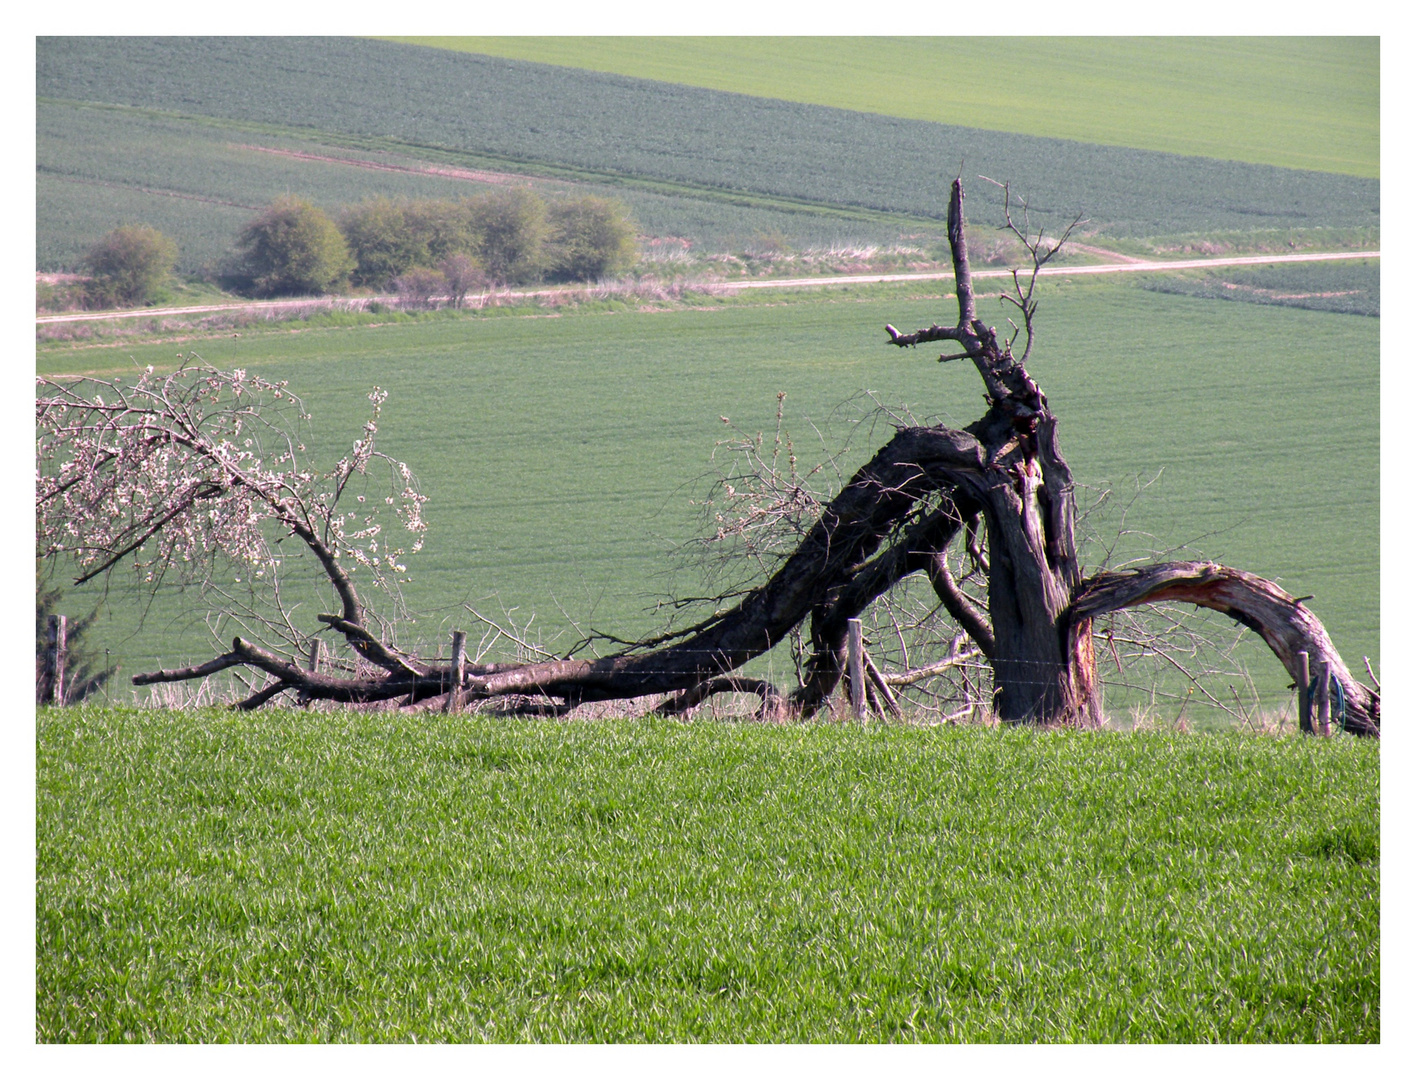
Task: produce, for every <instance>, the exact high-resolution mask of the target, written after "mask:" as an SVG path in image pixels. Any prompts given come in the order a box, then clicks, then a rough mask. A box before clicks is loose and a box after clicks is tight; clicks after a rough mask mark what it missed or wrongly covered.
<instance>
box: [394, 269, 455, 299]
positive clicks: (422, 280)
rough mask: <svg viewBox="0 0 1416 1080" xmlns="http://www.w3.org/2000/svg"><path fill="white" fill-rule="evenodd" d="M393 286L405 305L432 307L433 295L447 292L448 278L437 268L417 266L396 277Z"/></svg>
mask: <svg viewBox="0 0 1416 1080" xmlns="http://www.w3.org/2000/svg"><path fill="white" fill-rule="evenodd" d="M393 287H394V288H395V289H396V290H397V291H398V297H399V299H400V300H402V301H403V306H404V307H411V308H431V307H434V306H436V305H435V304H434V301H433V297H435V296H441V295H443V294H445V293H446V292H447V279H446V278H445V277H443V276H442V274H440V273H438V271H436V270H430V269H428V268H427V267H426V266H415V267H413V268H412V269H410V270H407V271H405V272H404V273H402V274H400V275H399V276H398V277H397V278H396V279H394V282H393Z"/></svg>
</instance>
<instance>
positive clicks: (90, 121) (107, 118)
mask: <svg viewBox="0 0 1416 1080" xmlns="http://www.w3.org/2000/svg"><path fill="white" fill-rule="evenodd" d="M37 62H38V69H37V85H38V92H39V98H40V105H41V110H40V129H39V133H38V136H39V137H38V144H37V154H38V162H39V167H40V170H41V179H42V183H41V186H40V191H39V196H40V199H39V221H38V257H39V260H40V265H41V268H43V269H63V268H72V266H73V263H74V260H75V258H76V255H77V253H78V252H81V251H83V250H84V248H85V247H86V246H87V245H88V244H90V243H92V241H93V240H94V239H96V235H95V234H93V233H92V232H91V230H97V229H98V228H99V227H100V226H101V225H102V224H103V223H104V222H105V221H107V220H112V221H113V224H117V219H119V218H122V217H124V216H127V215H129V214H131V213H134V212H137V211H139V210H141V209H142V208H143V207H151V208H153V215H154V216H159V217H161V220H162V221H163V222H165V223H170V224H171V226H172V227H173V228H177V229H180V230H181V231H180V232H179V233H178V234H177V235H176V239H177V241H178V244H179V247H181V248H182V249H183V250H184V251H186V252H188V255H187V259H188V263H187V265H193V264H195V263H200V262H202V261H205V260H206V259H208V258H210V252H212V251H215V250H216V248H217V247H218V246H219V243H220V240H219V237H220V236H223V235H229V233H230V232H231V231H232V219H233V216H234V214H235V211H233V209H232V208H231V207H229V206H226V205H222V203H223V202H233V203H237V204H242V205H248V204H259V203H261V202H263V201H265V200H266V199H267V198H269V196H270V193H271V192H275V193H281V192H283V190H286V189H291V190H295V191H296V192H297V193H300V194H307V195H309V196H310V197H312V198H315V199H316V200H317V201H319V202H322V203H325V204H330V203H332V202H338V201H341V200H347V199H351V198H353V197H362V196H364V195H366V194H372V193H374V192H378V191H383V192H387V193H389V194H395V195H396V194H408V193H422V192H423V191H425V190H445V189H446V187H447V184H446V183H443V182H440V181H436V182H435V181H430V180H424V179H421V178H411V177H408V176H406V175H401V174H393V173H370V172H368V171H366V170H360V169H354V168H352V167H349V166H343V165H328V164H316V163H311V162H300V163H294V162H290V161H288V160H282V159H276V158H271V157H270V156H269V155H257V154H254V153H252V152H251V151H249V150H242V149H240V146H241V145H242V144H245V143H248V142H251V141H255V140H254V139H253V136H254V135H259V136H260V138H261V140H262V144H263V140H265V139H277V140H281V139H283V140H286V143H281V142H277V143H276V145H287V144H288V143H290V142H295V143H299V144H302V145H305V146H323V147H332V148H336V149H339V148H345V149H347V148H350V147H362V148H365V149H367V150H368V151H370V152H375V151H377V152H380V153H385V154H388V153H396V154H399V155H401V156H402V158H403V159H404V160H406V161H412V162H415V163H417V162H441V163H449V162H450V163H453V164H460V165H463V166H472V167H480V168H492V169H496V170H502V171H509V172H512V173H518V174H523V175H530V176H539V177H543V178H546V179H547V180H554V181H559V182H576V183H581V184H588V185H594V186H595V189H596V190H609V191H613V192H614V193H615V194H617V195H621V196H622V197H624V198H626V199H627V200H628V201H629V202H630V205H631V207H632V209H633V210H634V212H635V214H636V216H637V217H638V218H639V220H640V223H641V225H642V227H643V228H644V230H645V231H646V233H647V234H648V235H649V236H657V237H681V238H686V239H688V240H690V241H691V242H693V243H695V244H697V245H699V246H700V247H701V246H703V245H709V246H717V245H729V244H732V243H743V242H746V241H750V240H751V239H752V238H754V237H756V236H761V235H768V236H773V237H779V238H781V239H783V240H785V241H786V242H788V243H790V244H794V245H798V246H800V245H804V244H808V243H809V244H821V243H827V244H830V243H836V244H842V245H848V244H860V243H866V242H869V243H879V242H882V241H891V240H899V239H900V238H901V237H902V236H908V237H914V238H919V237H920V236H921V235H924V236H926V237H928V236H933V237H937V235H938V230H939V224H940V222H939V219H940V217H941V216H942V212H943V206H944V194H945V191H946V188H947V181H948V178H949V176H951V175H952V174H953V172H954V171H955V170H956V169H958V168H959V167H960V164H961V163H962V165H963V167H964V168H965V171H966V175H969V176H974V175H980V174H982V175H988V176H992V177H994V178H997V179H1006V180H1009V181H1011V182H1013V184H1014V185H1015V190H1016V191H1017V192H1018V193H1020V194H1022V195H1025V196H1027V197H1028V198H1029V199H1030V200H1031V204H1032V206H1033V208H1034V210H1035V211H1036V212H1037V213H1039V214H1040V215H1041V220H1042V222H1043V223H1044V224H1046V225H1048V226H1049V227H1060V225H1061V224H1062V223H1063V222H1065V221H1067V220H1069V219H1070V218H1071V217H1072V216H1073V215H1074V214H1076V213H1079V212H1080V213H1083V214H1085V215H1086V217H1087V218H1088V220H1089V223H1090V224H1089V225H1088V226H1087V230H1088V231H1089V232H1090V233H1092V234H1095V235H1097V236H1100V237H1103V238H1108V239H1120V240H1127V239H1135V238H1138V237H1141V238H1143V237H1152V236H1158V235H1165V234H1174V233H1212V232H1217V231H1222V232H1225V233H1227V234H1231V236H1243V235H1250V236H1259V237H1262V236H1270V235H1271V234H1275V235H1276V234H1283V235H1284V236H1287V235H1288V234H1289V233H1290V232H1292V231H1293V230H1306V231H1322V230H1334V229H1336V230H1357V231H1359V232H1364V233H1365V234H1366V235H1368V236H1371V237H1373V238H1374V237H1375V235H1376V231H1377V228H1378V223H1379V184H1378V182H1377V181H1376V179H1375V178H1374V177H1363V176H1349V175H1339V174H1336V173H1331V172H1316V171H1302V170H1296V169H1283V168H1275V167H1273V166H1271V165H1266V164H1249V163H1243V162H1240V161H1235V160H1229V161H1221V160H1217V159H1213V158H1199V157H1180V156H1176V155H1173V154H1167V153H1159V152H1155V151H1151V150H1144V149H1134V148H1131V147H1127V146H1103V145H1098V144H1095V143H1080V142H1075V141H1068V140H1063V139H1057V138H1047V137H1039V136H1037V135H1031V134H1016V133H1009V132H999V131H986V130H980V129H977V128H969V127H959V126H953V125H948V124H941V123H934V122H930V121H926V120H912V119H901V118H898V117H892V116H880V115H875V114H869V113H862V112H851V111H847V110H842V109H831V108H825V107H822V106H818V105H809V104H799V103H795V102H788V101H781V100H776V99H769V98H752V97H746V96H744V95H741V94H731V93H723V92H720V91H715V90H707V89H701V88H697V87H692V86H683V85H676V84H670V83H664V82H653V81H648V80H643V79H628V78H624V77H622V76H616V75H607V74H602V73H598V72H593V71H584V70H575V69H569V68H563V67H555V66H551V65H546V64H535V63H528V62H525V61H520V60H510V59H501V58H496V57H488V56H480V55H472V54H464V53H457V52H452V51H448V50H444V49H430V48H424V47H419V46H411V45H403V44H398V43H393V42H386V41H372V40H362V39H352V38H334V39H307V38H300V39H294V38H258V39H250V38H246V39H241V38H196V39H184V38H161V39H153V38H116V39H115V38H43V39H40V41H39V46H38V51H37ZM350 71H358V72H359V73H360V78H358V79H357V80H351V79H350V78H349V77H348V73H349V72H350ZM84 102H90V103H99V104H102V105H106V106H121V107H122V108H112V107H110V108H106V109H92V108H88V109H85V108H80V107H79V104H80V103H84ZM341 152H342V151H341ZM267 159H269V160H267ZM941 163H947V166H945V165H941ZM100 183H101V184H106V185H114V186H111V187H105V188H99V187H96V186H94V185H95V184H100ZM987 190H988V189H987V186H986V185H983V184H982V183H975V184H974V186H973V187H972V188H971V191H972V193H973V196H974V199H975V202H973V203H972V204H971V206H973V207H977V208H978V209H979V210H981V209H982V208H983V207H984V206H991V205H992V204H993V201H994V200H993V199H992V198H991V196H990V197H988V198H985V196H984V193H985V192H986V191H987ZM100 192H101V193H102V195H103V198H99V197H98V194H99V193H100ZM114 192H116V195H115V196H114V197H115V198H116V199H117V200H118V201H117V204H116V209H115V211H113V212H108V213H106V215H105V212H104V211H102V210H98V209H94V208H93V207H92V206H89V207H83V206H79V205H77V204H78V203H80V202H82V201H83V200H84V198H85V196H88V197H89V202H90V203H92V204H100V205H101V203H102V202H103V201H104V200H105V199H106V198H108V197H109V195H110V193H114ZM163 193H168V194H163ZM190 196H197V197H199V198H204V199H214V200H217V201H216V202H213V203H203V202H200V201H197V200H194V199H192V198H190ZM164 200H165V201H166V202H167V203H177V202H181V203H182V205H181V206H180V207H177V206H175V205H174V206H173V207H172V208H171V210H170V213H168V214H167V216H165V217H163V216H162V214H163V211H162V210H161V209H160V208H159V206H158V204H159V203H161V202H163V201H164ZM207 206H209V207H211V210H210V215H209V218H208V220H207V223H206V224H205V225H204V226H198V225H197V224H196V223H195V221H192V222H189V221H188V220H187V219H190V218H192V217H193V215H198V214H199V212H200V208H202V207H207ZM971 214H972V217H973V218H974V220H975V224H981V223H982V222H983V221H985V220H988V219H989V218H990V216H991V215H989V214H984V215H983V216H982V217H980V214H979V212H978V210H974V211H971ZM110 227H111V226H110ZM189 232H190V234H191V235H190V236H189V235H188V233H189ZM227 242H228V243H229V240H228V241H227ZM199 251H200V252H201V258H198V257H197V255H196V254H194V253H196V252H199Z"/></svg>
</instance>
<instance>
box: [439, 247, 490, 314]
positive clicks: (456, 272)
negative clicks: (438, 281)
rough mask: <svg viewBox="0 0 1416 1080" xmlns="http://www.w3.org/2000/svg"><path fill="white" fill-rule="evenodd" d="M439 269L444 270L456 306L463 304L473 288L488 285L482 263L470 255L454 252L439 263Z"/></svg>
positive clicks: (482, 287)
mask: <svg viewBox="0 0 1416 1080" xmlns="http://www.w3.org/2000/svg"><path fill="white" fill-rule="evenodd" d="M438 269H439V270H441V271H442V276H443V280H444V281H445V282H446V283H447V291H448V293H449V295H451V297H452V306H453V307H455V308H460V307H461V306H462V304H463V302H464V301H466V299H467V294H468V293H469V292H471V291H472V290H473V289H484V288H486V286H487V275H486V272H485V271H484V270H483V269H482V264H481V263H479V262H478V261H477V260H476V259H474V258H472V257H471V256H470V255H464V254H462V253H461V252H454V253H453V254H451V255H448V256H447V257H446V258H444V259H443V261H442V262H441V263H439V264H438Z"/></svg>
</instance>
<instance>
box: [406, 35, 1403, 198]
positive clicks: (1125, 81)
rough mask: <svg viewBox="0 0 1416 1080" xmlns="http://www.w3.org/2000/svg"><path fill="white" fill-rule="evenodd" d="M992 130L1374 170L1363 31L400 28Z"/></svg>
mask: <svg viewBox="0 0 1416 1080" xmlns="http://www.w3.org/2000/svg"><path fill="white" fill-rule="evenodd" d="M389 40H393V41H403V42H408V43H409V44H417V45H426V46H433V47H436V48H444V49H456V50H460V51H464V52H471V53H482V54H487V55H491V56H502V57H507V58H510V59H516V60H531V61H537V62H539V63H544V64H559V65H562V66H566V67H572V68H587V69H590V70H593V71H601V72H607V73H613V74H618V75H630V76H634V77H636V78H641V79H658V80H661V81H664V82H671V83H686V84H688V85H691V86H701V87H706V88H709V89H713V90H727V91H733V92H736V93H740V94H751V95H755V96H758V97H767V98H780V99H784V100H787V101H799V102H804V103H808V104H813V105H829V106H834V107H836V108H841V109H852V110H857V111H860V112H868V113H880V114H884V115H886V116H898V117H903V118H905V119H910V120H931V121H935V122H937V123H940V124H958V125H963V126H966V127H976V128H983V129H987V130H991V131H1011V132H1016V133H1018V134H1023V135H1045V136H1050V137H1052V138H1058V139H1075V140H1078V141H1080V142H1090V143H1102V144H1106V145H1112V146H1130V147H1136V148H1138V149H1144V150H1164V151H1168V152H1170V153H1176V154H1199V155H1203V156H1205V157H1214V158H1228V159H1233V160H1236V161H1250V162H1255V163H1258V164H1264V165H1278V166H1282V167H1284V168H1292V169H1318V170H1321V171H1324V172H1339V173H1350V174H1352V175H1354V176H1377V175H1378V168H1379V134H1380V133H1379V130H1378V123H1377V102H1378V97H1379V63H1378V47H1377V39H1376V38H1372V37H1368V38H1352V37H1324V38H1294V37H1283V38H1279V37H1270V38H1252V37H1248V38H1223V37H1218V38H1215V37H1211V38H1135V37H1128V38H1115V37H1113V38H1095V37H1065V38H1055V37H1053V38H1026V37H1009V38H988V37H970V38H965V39H963V40H962V41H959V40H955V39H950V38H918V37H914V38H889V37H870V38H849V37H827V38H821V37H814V38H753V37H712V38H673V37H670V38H664V37H654V38H642V37H641V38H636V37H612V38H609V37H575V38H565V37H560V38H557V37H536V38H517V37H401V38H391V39H389Z"/></svg>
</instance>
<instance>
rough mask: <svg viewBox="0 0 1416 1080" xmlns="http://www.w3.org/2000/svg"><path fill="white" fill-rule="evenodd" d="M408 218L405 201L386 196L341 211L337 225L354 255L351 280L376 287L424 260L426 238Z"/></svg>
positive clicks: (426, 257) (425, 256)
mask: <svg viewBox="0 0 1416 1080" xmlns="http://www.w3.org/2000/svg"><path fill="white" fill-rule="evenodd" d="M409 218H410V215H409V213H408V210H407V206H406V204H404V203H396V202H394V201H393V200H391V199H386V198H377V199H371V200H369V201H368V202H363V203H360V204H359V205H358V206H354V207H351V208H349V209H348V210H346V211H345V212H344V213H343V214H341V215H340V219H339V226H340V229H341V230H342V231H343V233H344V240H345V242H346V243H347V244H348V245H349V250H350V253H351V254H352V255H353V256H354V263H355V266H354V284H356V285H372V286H374V287H375V288H378V287H380V286H382V285H384V284H385V283H387V282H389V281H391V280H393V279H394V278H396V277H397V276H398V275H399V274H401V273H403V272H404V271H405V270H407V269H409V268H410V267H413V266H420V265H426V264H427V262H428V243H427V239H426V237H424V236H423V235H422V234H421V231H420V230H418V229H415V228H414V227H413V222H411V221H410V220H409Z"/></svg>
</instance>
